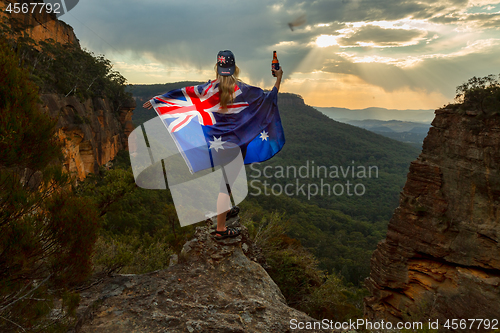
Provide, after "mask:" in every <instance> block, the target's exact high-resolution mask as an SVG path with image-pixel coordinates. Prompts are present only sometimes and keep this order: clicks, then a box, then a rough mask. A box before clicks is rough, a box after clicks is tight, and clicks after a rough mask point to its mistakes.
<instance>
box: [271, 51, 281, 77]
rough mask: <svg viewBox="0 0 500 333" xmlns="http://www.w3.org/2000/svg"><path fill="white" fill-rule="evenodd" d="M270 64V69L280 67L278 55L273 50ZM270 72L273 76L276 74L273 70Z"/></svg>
mask: <svg viewBox="0 0 500 333" xmlns="http://www.w3.org/2000/svg"><path fill="white" fill-rule="evenodd" d="M271 66H272V67H271V68H272V69H275V70H278V69H280V62H279V61H278V57H277V56H276V51H273V61H272V63H271ZM272 73H273V76H276V75H275V74H274V72H272Z"/></svg>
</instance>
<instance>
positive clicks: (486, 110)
mask: <svg viewBox="0 0 500 333" xmlns="http://www.w3.org/2000/svg"><path fill="white" fill-rule="evenodd" d="M456 92H457V94H456V96H455V99H456V100H457V101H458V102H459V103H461V104H462V109H469V110H470V109H472V110H478V111H481V113H482V114H495V113H499V112H500V82H499V81H498V79H497V76H496V75H493V74H490V75H488V76H485V77H476V76H474V77H472V78H470V79H469V80H468V81H467V82H465V83H463V84H461V85H460V86H458V87H457V91H456Z"/></svg>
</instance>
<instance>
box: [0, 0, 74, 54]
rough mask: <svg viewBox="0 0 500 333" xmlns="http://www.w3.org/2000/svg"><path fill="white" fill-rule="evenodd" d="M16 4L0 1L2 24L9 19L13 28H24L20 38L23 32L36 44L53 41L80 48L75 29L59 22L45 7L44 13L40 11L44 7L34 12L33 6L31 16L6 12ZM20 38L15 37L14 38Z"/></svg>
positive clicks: (11, 1)
mask: <svg viewBox="0 0 500 333" xmlns="http://www.w3.org/2000/svg"><path fill="white" fill-rule="evenodd" d="M41 2H42V1H39V2H38V3H41ZM14 3H16V1H13V0H0V9H1V10H2V11H0V22H1V21H2V20H3V19H9V20H10V22H9V23H10V25H12V27H13V28H16V27H22V29H21V32H20V33H18V36H21V35H22V32H26V33H27V34H28V36H29V37H31V38H32V39H34V40H35V41H36V42H40V41H45V40H47V39H52V40H53V41H55V42H57V43H61V44H66V43H71V44H74V45H78V46H80V43H79V41H78V38H76V35H75V33H74V31H73V28H72V27H71V26H69V25H67V24H66V23H64V22H63V21H59V20H58V19H57V17H56V15H55V14H54V13H47V11H46V10H45V7H44V8H43V9H42V12H40V9H41V8H42V7H40V6H38V7H37V8H36V9H37V10H33V5H31V8H30V13H29V14H23V13H22V12H20V13H17V14H16V13H14V12H12V13H10V14H7V13H6V12H5V9H6V8H7V6H8V5H9V4H14ZM28 3H30V2H28ZM32 3H35V2H32ZM31 11H33V13H31ZM61 12H64V10H62V11H61ZM25 27H26V28H25ZM18 36H15V35H14V36H12V37H18Z"/></svg>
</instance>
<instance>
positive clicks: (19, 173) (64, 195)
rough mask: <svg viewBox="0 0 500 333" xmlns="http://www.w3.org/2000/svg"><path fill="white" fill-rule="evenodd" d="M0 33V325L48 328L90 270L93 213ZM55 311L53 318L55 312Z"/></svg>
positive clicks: (67, 308)
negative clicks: (57, 305) (77, 192)
mask: <svg viewBox="0 0 500 333" xmlns="http://www.w3.org/2000/svg"><path fill="white" fill-rule="evenodd" d="M19 63H20V60H19V57H18V55H16V54H15V53H14V51H13V50H12V49H11V47H10V45H8V43H6V42H5V40H3V39H0V331H2V332H17V331H20V330H21V331H48V330H49V327H52V328H54V327H55V326H57V325H62V324H63V323H64V320H63V321H61V320H59V321H58V324H56V322H55V321H54V320H53V319H49V318H48V316H47V315H48V314H49V313H50V312H51V310H52V309H53V308H54V300H55V299H60V298H62V300H63V302H62V304H63V311H62V312H61V313H62V314H63V315H62V318H69V317H68V316H67V315H68V314H70V313H72V311H73V310H74V308H75V307H76V305H77V304H78V295H77V294H76V293H75V292H74V290H73V288H74V287H75V286H76V285H78V284H79V283H81V282H83V281H85V280H86V279H87V278H88V276H89V275H90V273H91V271H92V266H91V254H92V249H93V245H94V243H95V240H96V237H97V229H98V224H97V222H98V214H97V211H96V209H95V207H94V205H93V203H92V201H91V200H89V199H86V198H78V197H76V196H74V195H73V194H72V193H71V192H70V191H69V188H70V186H69V185H70V181H71V179H70V178H69V176H68V175H67V174H65V173H63V171H62V167H61V162H60V158H61V156H62V154H61V146H60V143H59V142H58V140H57V138H56V136H55V134H56V130H57V129H56V121H55V120H54V119H51V118H50V117H49V116H48V115H46V114H44V113H43V112H42V111H41V110H40V107H39V105H38V102H39V97H38V88H37V86H36V85H35V84H34V83H32V82H31V81H30V80H29V73H28V70H27V69H24V68H23V66H22V64H21V66H19ZM58 319H61V318H58Z"/></svg>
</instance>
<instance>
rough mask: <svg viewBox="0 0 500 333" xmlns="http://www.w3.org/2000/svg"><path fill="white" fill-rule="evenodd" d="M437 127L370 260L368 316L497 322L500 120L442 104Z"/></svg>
mask: <svg viewBox="0 0 500 333" xmlns="http://www.w3.org/2000/svg"><path fill="white" fill-rule="evenodd" d="M432 125H433V127H432V128H431V129H430V130H429V133H428V136H427V138H426V139H425V141H424V145H423V151H422V153H421V154H420V156H419V157H418V159H417V160H416V161H414V162H413V163H411V166H410V172H409V173H408V179H407V182H406V185H405V187H404V189H403V191H402V193H401V196H400V204H399V207H398V208H397V209H396V211H395V212H394V215H393V217H392V219H391V221H390V223H389V228H388V232H387V237H386V239H385V240H384V241H382V242H381V243H379V245H378V247H377V250H376V251H375V252H374V254H373V257H372V259H371V274H370V277H369V278H368V279H367V280H366V285H367V287H368V289H369V290H370V293H371V296H370V297H367V298H366V299H365V315H366V316H367V317H368V319H372V320H373V319H385V320H391V321H401V320H410V318H413V319H415V318H416V317H422V318H423V317H426V318H428V317H431V318H437V319H439V321H440V323H441V324H444V323H445V322H446V320H447V319H453V318H458V319H473V318H481V319H485V318H490V319H492V318H497V319H498V318H500V307H499V306H498V304H500V292H499V291H500V246H499V240H500V173H499V171H500V149H499V148H500V117H498V116H494V117H482V116H477V115H475V114H465V115H462V114H459V113H457V112H456V111H452V110H448V109H442V110H436V116H435V119H434V121H433V123H432ZM473 331H474V330H473ZM478 331H479V330H478Z"/></svg>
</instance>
